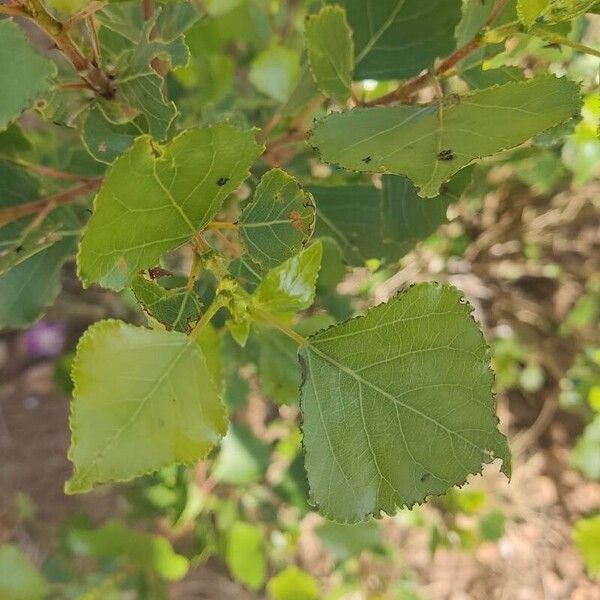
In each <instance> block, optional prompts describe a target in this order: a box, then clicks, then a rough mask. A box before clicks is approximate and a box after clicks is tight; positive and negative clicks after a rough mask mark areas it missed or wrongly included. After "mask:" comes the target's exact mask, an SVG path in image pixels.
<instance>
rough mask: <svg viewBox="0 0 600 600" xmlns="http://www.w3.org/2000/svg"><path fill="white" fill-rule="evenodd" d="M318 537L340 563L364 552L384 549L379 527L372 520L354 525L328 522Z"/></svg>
mask: <svg viewBox="0 0 600 600" xmlns="http://www.w3.org/2000/svg"><path fill="white" fill-rule="evenodd" d="M317 535H318V536H319V537H320V538H321V540H322V541H323V544H324V545H325V547H326V548H327V549H328V550H329V551H330V552H331V553H332V554H334V555H335V557H336V559H337V560H339V561H344V560H348V559H350V558H353V557H356V556H359V555H360V553H361V552H363V551H364V550H370V551H371V552H380V551H381V549H382V543H381V533H380V531H379V525H378V524H377V522H376V521H372V520H371V521H365V522H364V523H353V524H346V523H333V522H328V523H325V524H323V525H321V526H320V527H319V528H318V529H317Z"/></svg>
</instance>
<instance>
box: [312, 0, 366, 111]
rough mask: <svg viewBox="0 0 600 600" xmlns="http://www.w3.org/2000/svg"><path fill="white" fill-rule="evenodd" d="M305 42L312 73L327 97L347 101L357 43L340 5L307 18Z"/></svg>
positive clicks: (325, 8)
mask: <svg viewBox="0 0 600 600" xmlns="http://www.w3.org/2000/svg"><path fill="white" fill-rule="evenodd" d="M305 36H306V45H307V48H308V58H309V61H310V68H311V70H312V74H313V76H314V78H315V81H316V82H317V84H318V86H319V89H320V90H321V92H323V94H325V95H326V96H332V97H334V98H337V99H338V100H339V101H340V102H346V101H347V100H348V98H350V88H351V86H352V73H353V71H354V42H353V40H352V30H351V29H350V27H349V26H348V21H347V20H346V11H345V10H344V9H343V8H341V7H339V6H325V7H323V8H322V9H321V10H320V11H319V12H318V13H317V14H315V15H312V16H310V17H309V18H308V20H307V21H306V26H305Z"/></svg>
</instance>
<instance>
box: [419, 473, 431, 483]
mask: <svg viewBox="0 0 600 600" xmlns="http://www.w3.org/2000/svg"><path fill="white" fill-rule="evenodd" d="M430 477H431V473H423V475H421V483H423V482H424V481H427V480H428V479H429V478H430Z"/></svg>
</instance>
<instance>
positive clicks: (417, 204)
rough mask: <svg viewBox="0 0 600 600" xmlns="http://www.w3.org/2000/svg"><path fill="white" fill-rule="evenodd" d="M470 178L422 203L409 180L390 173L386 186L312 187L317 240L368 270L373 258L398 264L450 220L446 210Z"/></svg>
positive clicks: (466, 174) (463, 175)
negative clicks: (329, 242)
mask: <svg viewBox="0 0 600 600" xmlns="http://www.w3.org/2000/svg"><path fill="white" fill-rule="evenodd" d="M470 179H471V170H470V169H463V171H461V172H460V173H458V174H457V175H456V176H455V177H454V178H453V179H452V181H450V182H449V183H448V184H447V185H446V186H444V191H443V192H442V193H441V194H440V195H439V196H437V197H436V198H431V199H427V200H424V199H423V198H420V197H419V195H418V194H417V190H416V189H415V186H414V185H413V184H412V183H411V182H410V180H408V179H406V177H397V176H395V175H386V176H384V177H383V186H382V187H381V189H378V188H376V187H374V186H366V185H350V186H332V187H325V186H323V187H311V188H309V189H310V191H311V192H312V193H313V194H314V196H315V199H316V201H317V226H316V229H315V235H316V237H321V238H332V239H334V240H335V241H336V243H337V244H338V246H339V248H340V250H341V251H342V256H343V257H344V260H345V261H346V262H347V263H349V264H351V265H354V266H364V264H365V263H366V262H367V261H368V260H369V259H372V258H375V259H378V260H381V261H382V262H395V261H398V260H400V259H401V258H402V257H403V256H404V255H405V254H406V253H407V252H410V250H412V249H413V248H414V247H415V245H416V244H417V243H418V242H420V241H422V240H424V239H426V238H427V237H429V236H430V235H431V234H432V233H434V232H435V231H436V229H437V228H438V227H439V226H440V225H442V224H443V223H446V222H447V218H446V211H447V209H448V206H449V205H450V204H451V203H452V202H455V201H456V200H458V199H459V198H460V196H461V194H462V193H463V192H464V190H465V188H466V186H467V185H468V183H469V181H470Z"/></svg>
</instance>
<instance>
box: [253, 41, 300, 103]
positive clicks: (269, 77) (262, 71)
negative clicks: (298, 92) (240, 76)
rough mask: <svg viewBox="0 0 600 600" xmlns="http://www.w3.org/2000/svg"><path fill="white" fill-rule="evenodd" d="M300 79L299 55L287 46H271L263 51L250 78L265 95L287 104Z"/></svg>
mask: <svg viewBox="0 0 600 600" xmlns="http://www.w3.org/2000/svg"><path fill="white" fill-rule="evenodd" d="M299 77H300V59H299V58H298V54H297V53H296V52H294V51H293V50H290V49H289V48H286V47H285V46H271V47H270V48H267V49H266V50H263V51H262V52H261V53H260V54H259V55H258V56H257V57H256V58H255V59H254V62H253V63H252V66H251V67H250V73H249V75H248V78H249V79H250V83H252V85H253V86H254V87H255V88H256V89H257V90H258V91H259V92H262V93H263V94H266V95H267V96H269V97H271V98H273V99H274V100H277V101H278V102H285V101H286V100H287V99H288V97H289V96H290V94H291V93H292V91H293V89H294V87H295V85H296V83H297V82H298V79H299Z"/></svg>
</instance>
